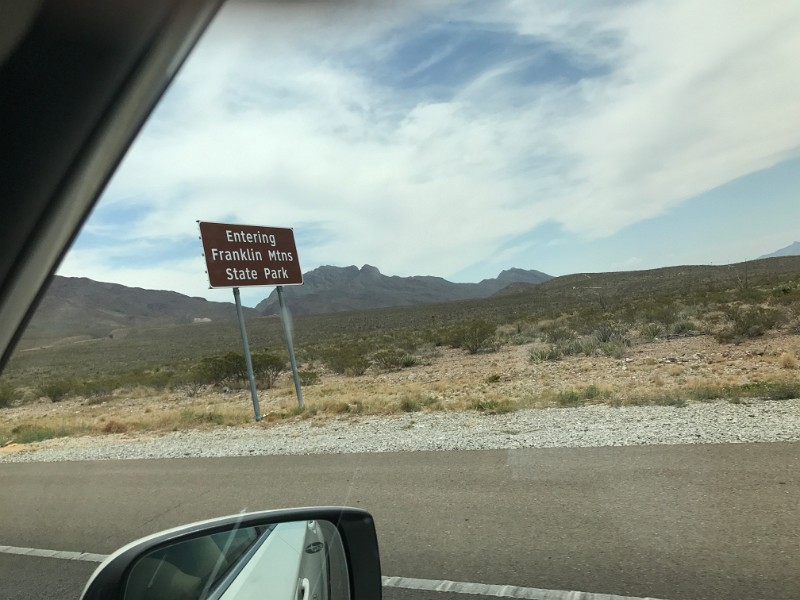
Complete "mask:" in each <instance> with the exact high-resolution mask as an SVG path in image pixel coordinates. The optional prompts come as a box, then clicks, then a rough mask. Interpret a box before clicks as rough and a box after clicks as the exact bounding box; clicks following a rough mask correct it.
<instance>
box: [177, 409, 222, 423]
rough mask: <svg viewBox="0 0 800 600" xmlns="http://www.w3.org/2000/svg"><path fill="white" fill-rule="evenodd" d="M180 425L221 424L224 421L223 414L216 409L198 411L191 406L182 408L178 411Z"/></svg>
mask: <svg viewBox="0 0 800 600" xmlns="http://www.w3.org/2000/svg"><path fill="white" fill-rule="evenodd" d="M180 422H181V424H182V425H186V426H192V425H205V424H212V425H222V424H223V423H225V415H223V414H222V413H219V412H216V411H213V410H212V411H207V412H206V411H199V410H195V409H192V408H184V409H183V410H182V411H181V413H180Z"/></svg>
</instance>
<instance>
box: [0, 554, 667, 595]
mask: <svg viewBox="0 0 800 600" xmlns="http://www.w3.org/2000/svg"><path fill="white" fill-rule="evenodd" d="M0 554H18V555H21V556H33V557H36V558H58V559H61V560H80V561H84V562H96V563H100V562H103V561H104V560H105V559H106V556H107V555H106V554H94V553H92V552H70V551H65V550H45V549H42V548H20V547H18V546H0ZM383 587H392V588H402V589H406V590H422V591H425V592H449V593H451V594H472V595H474V596H494V597H495V598H521V599H522V600H657V599H656V598H635V597H633V596H615V595H612V594H593V593H590V592H573V591H564V590H543V589H539V588H528V587H518V586H514V585H490V584H487V583H467V582H464V581H447V580H438V579H414V578H412V577H383Z"/></svg>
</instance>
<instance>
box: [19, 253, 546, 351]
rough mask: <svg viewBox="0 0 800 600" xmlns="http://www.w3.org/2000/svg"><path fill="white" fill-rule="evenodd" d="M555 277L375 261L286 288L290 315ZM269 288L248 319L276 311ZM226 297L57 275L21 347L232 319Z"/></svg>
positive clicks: (414, 301)
mask: <svg viewBox="0 0 800 600" xmlns="http://www.w3.org/2000/svg"><path fill="white" fill-rule="evenodd" d="M548 279H552V278H551V277H550V276H549V275H546V274H544V273H540V272H539V271H525V270H523V269H509V270H507V271H503V272H502V273H500V275H499V276H498V277H496V278H493V279H484V280H483V281H481V282H479V283H452V282H450V281H447V280H446V279H442V278H440V277H388V276H386V275H383V274H381V273H380V271H379V270H378V269H377V268H375V267H372V266H369V265H364V266H363V267H361V268H360V269H359V268H358V267H355V266H351V267H319V268H318V269H314V270H313V271H310V272H308V273H306V275H305V284H304V285H303V286H293V287H286V288H285V289H284V292H285V294H284V295H285V296H286V297H287V302H288V303H289V304H290V308H291V311H292V313H293V314H314V313H324V312H341V311H346V310H363V309H370V308H381V307H388V306H411V305H418V304H426V303H433V302H448V301H451V300H465V299H471V298H485V297H487V296H491V295H492V294H493V293H495V292H497V291H498V290H500V289H502V288H503V287H505V286H507V285H510V284H512V283H515V282H525V283H529V284H532V283H540V282H542V281H546V280H548ZM277 304H278V302H277V293H276V292H275V291H273V293H272V294H270V295H269V296H268V297H267V298H265V299H264V300H263V301H262V302H261V303H260V304H259V305H258V306H257V307H256V308H255V309H253V308H247V307H245V308H244V312H245V316H247V317H257V316H261V315H266V316H269V315H274V314H276V313H277V312H278V306H277ZM235 318H236V310H235V308H234V306H233V303H230V302H211V301H209V300H206V299H205V298H198V297H191V296H186V295H184V294H179V293H178V292H171V291H164V290H147V289H142V288H134V287H127V286H124V285H120V284H116V283H104V282H99V281H93V280H91V279H87V278H84V277H61V276H59V275H56V276H55V277H54V278H53V280H52V281H51V283H50V286H49V288H48V289H47V292H46V293H45V295H44V297H43V298H42V301H41V303H40V304H39V307H38V308H37V310H36V313H35V314H34V315H33V318H32V319H31V321H30V323H29V325H28V328H27V330H26V332H25V335H24V336H23V340H22V342H21V347H23V348H24V347H32V346H38V345H42V344H49V343H52V342H53V341H55V340H62V339H65V338H95V337H105V336H108V335H111V336H114V335H117V334H121V332H122V331H123V330H125V329H128V328H131V327H139V326H162V325H179V324H188V323H199V322H205V321H224V320H234V319H235Z"/></svg>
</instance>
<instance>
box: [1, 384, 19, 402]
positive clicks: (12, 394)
mask: <svg viewBox="0 0 800 600" xmlns="http://www.w3.org/2000/svg"><path fill="white" fill-rule="evenodd" d="M16 400H17V389H16V388H15V387H13V386H12V385H11V384H9V383H5V382H3V383H0V408H8V407H9V406H11V405H12V404H14V402H15V401H16Z"/></svg>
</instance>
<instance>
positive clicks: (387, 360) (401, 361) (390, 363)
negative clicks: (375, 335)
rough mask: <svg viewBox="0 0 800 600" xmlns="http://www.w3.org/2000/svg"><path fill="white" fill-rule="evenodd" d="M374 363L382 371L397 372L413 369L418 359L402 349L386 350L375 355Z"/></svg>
mask: <svg viewBox="0 0 800 600" xmlns="http://www.w3.org/2000/svg"><path fill="white" fill-rule="evenodd" d="M372 362H373V363H374V364H375V366H377V367H378V368H379V369H381V370H382V371H397V370H399V369H403V368H407V367H413V366H414V365H415V364H417V359H416V358H415V357H414V355H413V354H409V353H408V352H406V351H404V350H402V349H400V348H385V349H383V350H379V351H378V352H376V353H375V354H373V356H372Z"/></svg>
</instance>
